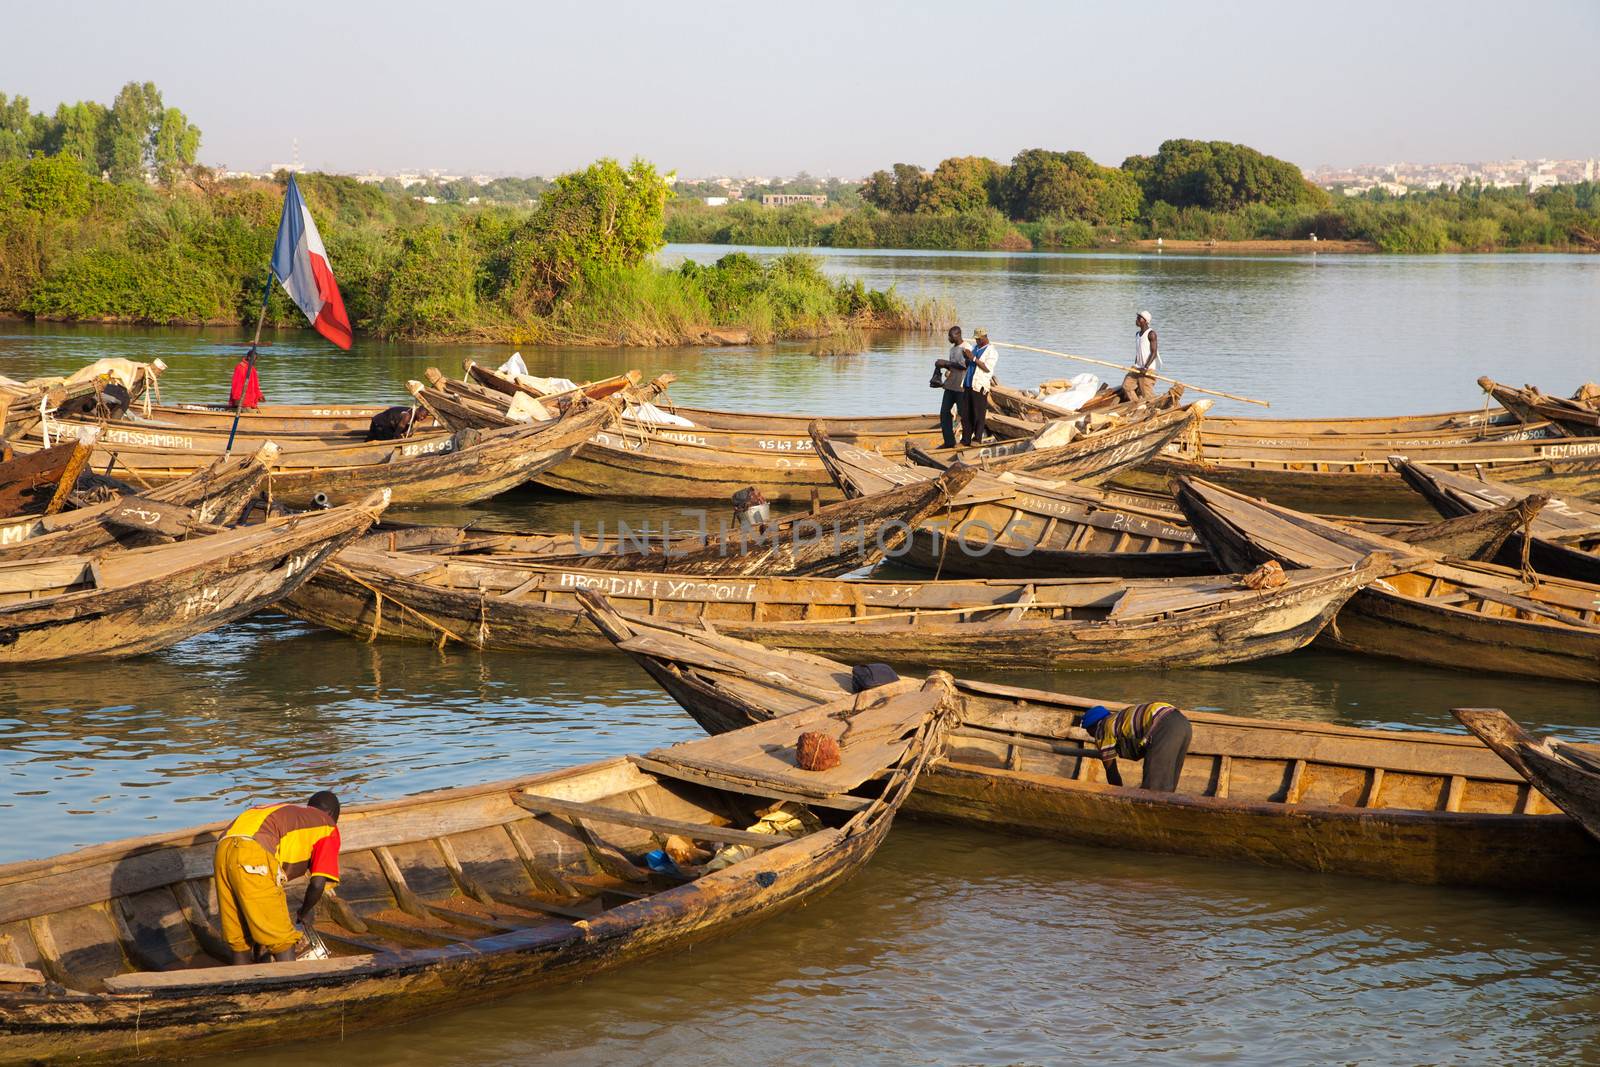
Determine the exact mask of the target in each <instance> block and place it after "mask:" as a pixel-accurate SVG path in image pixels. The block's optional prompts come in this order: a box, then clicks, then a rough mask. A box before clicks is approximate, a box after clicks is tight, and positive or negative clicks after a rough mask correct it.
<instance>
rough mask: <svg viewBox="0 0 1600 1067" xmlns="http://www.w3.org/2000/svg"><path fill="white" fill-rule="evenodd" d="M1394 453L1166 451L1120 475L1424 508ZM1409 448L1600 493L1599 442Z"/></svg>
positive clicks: (1500, 475)
mask: <svg viewBox="0 0 1600 1067" xmlns="http://www.w3.org/2000/svg"><path fill="white" fill-rule="evenodd" d="M1395 451H1396V449H1395V448H1394V447H1391V446H1388V445H1384V444H1382V443H1379V444H1376V445H1370V444H1369V445H1358V446H1354V447H1337V446H1332V447H1328V448H1325V449H1324V448H1255V447H1248V448H1247V447H1238V446H1227V447H1222V448H1209V447H1208V448H1207V449H1206V451H1205V456H1204V458H1201V459H1195V458H1191V457H1186V456H1180V455H1176V454H1174V453H1172V452H1170V451H1168V452H1165V453H1163V454H1161V455H1158V456H1156V457H1155V458H1153V459H1151V460H1150V461H1149V462H1147V463H1145V464H1144V465H1143V466H1141V467H1139V468H1138V469H1134V470H1127V471H1124V472H1122V473H1121V474H1119V475H1118V476H1117V481H1118V482H1119V483H1120V484H1122V485H1124V486H1127V487H1130V488H1134V489H1141V490H1146V491H1155V492H1160V491H1162V490H1163V489H1166V488H1169V487H1170V486H1171V485H1172V483H1173V482H1174V481H1175V480H1176V479H1178V478H1203V479H1205V480H1206V481H1209V482H1214V483H1216V484H1218V485H1226V486H1227V487H1228V488H1230V489H1236V490H1238V491H1240V492H1242V493H1248V494H1250V495H1251V496H1261V497H1266V498H1268V499H1270V500H1273V501H1276V502H1277V503H1281V504H1287V505H1289V506H1291V507H1301V508H1303V509H1314V510H1320V511H1343V512H1354V513H1361V512H1363V511H1364V510H1366V509H1368V508H1374V507H1376V508H1384V507H1387V508H1396V507H1406V508H1413V509H1416V513H1418V514H1421V513H1422V511H1421V509H1420V507H1419V505H1420V503H1421V502H1420V501H1418V500H1417V499H1416V497H1414V496H1412V495H1411V491H1410V489H1408V488H1407V487H1406V484H1405V480H1404V479H1402V478H1401V477H1400V474H1399V472H1397V471H1396V470H1395V469H1394V468H1393V467H1392V466H1390V464H1389V460H1388V457H1389V456H1390V455H1391V454H1393V453H1394V452H1395ZM1406 454H1407V455H1408V456H1410V458H1412V459H1414V460H1419V461H1421V462H1424V463H1428V464H1431V465H1432V466H1435V467H1440V468H1443V469H1445V470H1451V471H1461V472H1463V473H1477V474H1481V475H1482V476H1483V477H1485V478H1492V479H1494V480H1496V481H1502V482H1512V483H1515V484H1518V485H1525V486H1528V487H1529V488H1532V489H1538V490H1542V491H1544V492H1548V493H1550V494H1552V495H1558V496H1559V495H1567V496H1583V497H1588V496H1594V495H1596V494H1600V440H1590V439H1584V440H1567V439H1560V438H1556V439H1549V440H1538V441H1514V442H1487V443H1480V444H1452V445H1441V446H1437V447H1417V448H1409V449H1407V450H1406Z"/></svg>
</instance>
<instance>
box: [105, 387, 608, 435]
mask: <svg viewBox="0 0 1600 1067" xmlns="http://www.w3.org/2000/svg"><path fill="white" fill-rule="evenodd" d="M638 381H639V372H638V371H630V372H628V373H627V374H618V375H615V376H614V377H611V378H606V379H603V380H601V381H597V382H588V383H585V384H583V385H581V386H579V387H578V388H577V389H574V390H568V391H566V392H563V393H560V394H555V395H553V396H551V397H548V398H547V399H550V400H562V399H570V398H571V397H572V396H575V395H577V394H578V393H580V392H581V393H582V394H583V395H586V396H589V397H591V398H592V399H596V400H599V399H603V398H604V397H608V396H611V395H612V394H613V393H616V392H618V391H619V390H621V389H623V388H626V387H628V386H630V385H636V384H638ZM394 406H396V405H394V404H264V405H262V406H261V407H259V408H256V409H255V410H253V411H244V412H235V411H233V410H232V409H231V408H229V407H228V406H227V405H225V404H198V403H174V404H153V405H151V406H150V408H149V410H148V411H144V410H134V411H130V412H129V413H128V415H127V416H125V417H124V419H123V420H122V421H124V422H126V423H129V424H131V425H137V426H146V427H152V428H165V429H179V430H209V431H212V432H221V433H228V432H230V431H231V430H232V429H233V423H234V417H235V415H237V416H238V419H239V429H238V432H239V434H240V435H241V436H244V437H247V438H249V437H266V436H271V437H274V438H284V437H293V436H312V437H324V438H335V437H344V438H348V439H350V440H352V441H363V440H365V438H366V433H367V429H368V427H369V426H370V425H371V423H372V417H373V416H374V415H377V414H379V413H380V412H383V411H385V410H387V409H389V408H391V407H394ZM430 420H431V415H430V413H429V412H428V411H426V410H421V411H419V412H418V413H417V423H416V426H415V429H414V432H415V431H426V430H436V429H438V428H439V427H438V426H437V425H436V424H434V423H432V422H431V421H430Z"/></svg>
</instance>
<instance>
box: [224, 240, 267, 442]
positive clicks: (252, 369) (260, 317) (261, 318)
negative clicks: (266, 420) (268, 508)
mask: <svg viewBox="0 0 1600 1067" xmlns="http://www.w3.org/2000/svg"><path fill="white" fill-rule="evenodd" d="M271 297H272V266H271V265H270V264H268V266H267V284H266V286H265V287H264V288H263V289H262V290H261V311H260V312H259V313H258V314H257V315H256V335H255V337H254V338H253V339H252V340H251V341H250V351H249V352H247V353H246V354H245V358H246V359H248V360H250V366H249V368H248V369H246V371H245V372H244V392H242V393H240V394H239V406H238V407H237V408H235V409H234V411H233V426H232V427H231V428H230V429H229V430H228V447H226V448H224V449H223V450H222V454H223V456H224V457H226V456H228V455H231V454H232V452H233V438H234V435H235V434H237V433H238V432H239V416H241V415H243V414H244V398H245V394H246V393H249V392H250V376H251V375H253V374H255V373H256V363H255V359H254V356H255V354H256V346H257V345H259V344H260V343H261V325H262V323H264V322H266V321H267V301H268V300H269V299H271Z"/></svg>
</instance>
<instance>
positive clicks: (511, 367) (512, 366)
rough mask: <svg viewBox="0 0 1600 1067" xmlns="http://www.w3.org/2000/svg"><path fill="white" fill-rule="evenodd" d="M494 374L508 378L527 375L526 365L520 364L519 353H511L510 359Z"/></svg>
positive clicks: (520, 357) (520, 354) (520, 356)
mask: <svg viewBox="0 0 1600 1067" xmlns="http://www.w3.org/2000/svg"><path fill="white" fill-rule="evenodd" d="M495 373H497V374H504V375H505V376H506V377H508V378H515V377H517V376H519V375H522V374H527V373H528V365H527V364H526V363H524V362H522V353H521V352H513V353H511V358H510V359H508V360H506V361H505V362H504V363H502V364H500V366H499V368H498V369H497V370H496V371H495Z"/></svg>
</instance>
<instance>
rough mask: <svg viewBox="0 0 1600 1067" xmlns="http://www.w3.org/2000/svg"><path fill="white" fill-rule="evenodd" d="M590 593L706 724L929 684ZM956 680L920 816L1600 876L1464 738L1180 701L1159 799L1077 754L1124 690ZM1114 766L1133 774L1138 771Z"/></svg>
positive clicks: (1301, 853)
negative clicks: (867, 679)
mask: <svg viewBox="0 0 1600 1067" xmlns="http://www.w3.org/2000/svg"><path fill="white" fill-rule="evenodd" d="M585 597H586V607H587V608H588V609H589V610H590V612H591V613H592V616H593V618H594V620H595V622H596V624H597V625H598V626H600V627H601V628H602V629H603V630H604V631H605V632H606V635H607V636H608V637H610V638H611V639H612V640H613V641H614V642H616V644H617V646H618V647H619V648H620V649H622V650H623V651H624V652H626V653H627V654H628V655H630V656H632V657H633V659H634V660H635V661H636V662H638V663H639V665H640V666H641V667H643V668H644V669H645V671H647V672H648V673H649V674H650V675H651V677H653V678H654V679H655V680H656V681H657V682H658V683H659V684H660V685H661V686H662V688H663V689H665V690H666V691H667V692H668V693H669V694H671V695H672V697H673V698H674V699H676V700H677V701H678V703H679V704H681V705H683V707H684V708H685V709H686V710H687V711H688V712H689V713H690V714H691V715H693V716H694V718H695V719H696V721H698V722H699V723H700V725H701V726H703V727H705V728H706V729H707V730H708V731H711V732H713V733H717V732H720V731H723V730H731V729H737V728H739V727H742V726H743V725H745V724H746V723H749V722H762V721H766V720H768V719H771V718H773V717H777V716H783V715H788V714H793V713H795V712H796V711H802V710H803V709H807V708H814V707H816V706H817V705H819V704H821V705H822V706H824V707H838V706H840V705H841V704H844V703H846V702H855V703H858V704H868V705H870V703H871V702H872V701H874V700H877V699H881V696H880V694H883V693H895V692H899V691H902V689H903V688H912V687H915V686H916V685H918V684H919V683H918V682H916V681H915V680H914V679H909V678H908V679H902V680H901V681H899V682H893V683H890V685H888V686H884V687H882V688H881V689H873V690H869V691H867V692H864V693H857V692H856V691H855V688H854V686H853V684H852V682H851V677H850V668H849V667H848V666H847V665H845V664H843V663H840V662H838V661H837V660H832V659H825V658H823V657H821V656H808V655H804V654H801V653H796V652H783V651H778V650H776V649H770V648H767V647H765V646H763V645H759V644H755V643H753V642H749V641H741V640H737V639H735V638H731V637H728V636H726V635H723V634H719V633H716V632H713V631H708V630H705V629H703V628H697V627H693V626H684V625H679V624H674V623H668V622H661V621H658V620H643V619H639V618H636V617H633V616H624V615H622V614H620V613H618V612H616V611H614V610H613V609H612V608H611V607H610V606H609V605H608V604H606V603H605V602H604V601H603V599H602V598H599V597H594V598H593V599H592V600H590V599H588V598H590V597H593V594H585ZM954 685H955V688H956V692H957V694H958V695H959V701H960V704H959V707H960V716H961V725H960V726H959V727H957V728H956V729H954V730H952V731H951V733H950V736H949V739H948V741H947V743H946V744H947V750H946V752H945V754H944V756H943V758H940V759H937V760H935V761H934V762H933V763H931V764H930V765H929V766H928V768H927V770H925V771H924V772H923V774H922V777H921V778H920V779H919V780H918V782H917V788H916V791H915V792H914V793H913V794H912V795H911V798H910V799H909V800H908V801H907V802H906V807H905V812H906V814H907V815H912V816H916V817H923V818H933V819H939V820H944V821H950V822H958V823H966V824H970V825H975V826H978V827H981V828H984V829H999V830H1004V831H1007V832H1011V833H1022V834H1032V835H1036V836H1041V837H1050V838H1057V839H1061V840H1066V841H1073V842H1080V843H1087V844H1095V845H1105V846H1110V847H1114V848H1130V849H1140V850H1148V851H1155V852H1175V853H1181V854H1187V855H1193V856H1203V857H1206V858H1208V859H1216V860H1223V861H1245V862H1250V863H1261V864H1266V865H1269V866H1276V867H1290V868H1297V869H1301V870H1309V871H1323V872H1329V873H1339V874H1352V875H1363V876H1366V877H1371V878H1382V879H1387V880H1391V881H1401V882H1417V883H1423V884H1432V885H1460V886H1484V887H1492V888H1498V889H1513V890H1521V891H1528V890H1533V891H1541V892H1557V893H1559V892H1575V893H1579V894H1586V893H1591V892H1592V886H1593V884H1594V878H1595V877H1596V875H1600V849H1596V848H1595V847H1594V845H1593V842H1591V841H1589V840H1588V839H1587V838H1585V837H1584V835H1583V833H1582V831H1581V830H1580V829H1579V828H1578V826H1577V825H1576V824H1575V823H1574V822H1573V820H1572V819H1570V818H1568V817H1566V816H1564V815H1562V814H1560V812H1559V811H1557V810H1556V808H1555V806H1554V805H1552V804H1551V803H1550V802H1549V801H1548V800H1546V799H1545V796H1543V795H1541V794H1540V792H1539V791H1538V790H1537V789H1534V788H1530V787H1529V786H1528V784H1527V783H1526V782H1524V781H1522V780H1521V778H1520V776H1518V775H1517V774H1515V773H1514V772H1511V770H1510V768H1508V767H1506V766H1505V765H1504V763H1502V762H1501V761H1500V760H1499V759H1497V758H1496V757H1495V755H1494V753H1493V752H1491V751H1489V750H1488V749H1486V748H1485V747H1484V746H1483V745H1482V744H1479V743H1477V742H1476V741H1475V740H1474V739H1472V738H1470V737H1462V736H1459V735H1454V734H1442V733H1432V732H1422V731H1405V732H1395V731H1385V730H1366V729H1356V728H1352V727H1347V726H1331V725H1326V724H1323V723H1311V722H1292V721H1284V720H1274V719H1257V718H1254V717H1249V718H1242V717H1238V716H1232V715H1221V714H1216V713H1213V712H1203V711H1185V712H1184V714H1185V715H1186V716H1187V717H1188V718H1189V720H1190V722H1191V723H1192V725H1193V728H1194V739H1193V742H1192V743H1191V745H1190V747H1189V753H1188V756H1187V758H1186V760H1185V762H1184V767H1183V771H1182V775H1181V777H1180V779H1179V782H1178V789H1177V791H1176V792H1175V793H1153V792H1147V791H1145V790H1143V789H1135V788H1131V787H1122V786H1112V785H1109V784H1107V782H1106V780H1105V775H1104V772H1103V770H1102V768H1101V764H1100V760H1099V758H1098V756H1091V757H1089V758H1087V759H1085V758H1084V757H1083V756H1082V755H1081V753H1082V747H1081V746H1083V744H1084V743H1085V741H1086V739H1087V735H1086V734H1084V733H1083V732H1082V731H1081V730H1080V729H1079V728H1078V723H1079V721H1080V720H1081V718H1082V715H1083V712H1084V711H1085V710H1087V709H1088V708H1090V707H1092V706H1094V705H1096V704H1103V705H1105V706H1106V707H1108V708H1112V709H1120V708H1122V707H1124V706H1125V705H1124V704H1122V703H1121V702H1119V701H1115V700H1106V699H1104V698H1100V697H1083V696H1070V695H1067V694H1064V693H1052V692H1045V691H1041V690H1036V689H1020V688H1016V687H1013V686H1007V685H996V684H993V683H989V682H979V681H968V680H964V679H956V680H955V682H954ZM1164 695H1166V696H1168V697H1170V698H1172V699H1174V700H1181V698H1182V694H1181V692H1172V693H1168V694H1164ZM779 721H781V719H780V720H779ZM1121 773H1122V779H1123V781H1124V782H1137V781H1139V774H1140V772H1139V769H1138V767H1137V766H1130V765H1127V764H1124V765H1123V766H1122V767H1121ZM1541 788H1542V787H1541ZM1551 795H1552V799H1554V794H1551ZM1597 795H1600V794H1597ZM1596 810H1600V808H1597V809H1596Z"/></svg>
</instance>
